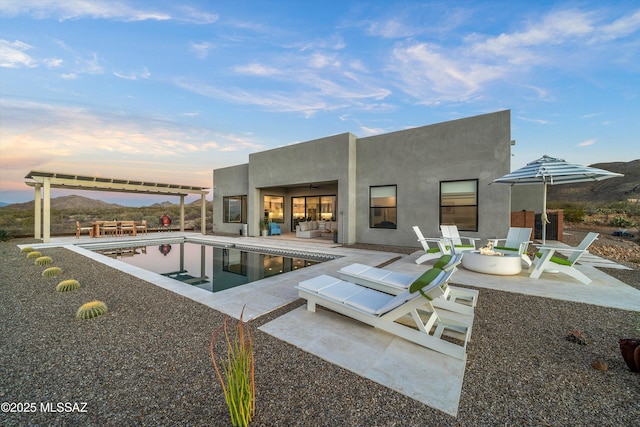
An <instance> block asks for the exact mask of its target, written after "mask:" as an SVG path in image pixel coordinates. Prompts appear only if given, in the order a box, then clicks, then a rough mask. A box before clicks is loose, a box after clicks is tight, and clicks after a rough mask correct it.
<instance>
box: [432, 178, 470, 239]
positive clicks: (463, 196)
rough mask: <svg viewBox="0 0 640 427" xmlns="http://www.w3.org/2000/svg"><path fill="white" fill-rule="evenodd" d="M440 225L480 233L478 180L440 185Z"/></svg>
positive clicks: (442, 183)
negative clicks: (454, 226) (453, 226)
mask: <svg viewBox="0 0 640 427" xmlns="http://www.w3.org/2000/svg"><path fill="white" fill-rule="evenodd" d="M440 224H443V225H456V226H457V227H458V230H462V231H478V180H477V179H473V180H469V181H448V182H447V181H445V182H441V183H440Z"/></svg>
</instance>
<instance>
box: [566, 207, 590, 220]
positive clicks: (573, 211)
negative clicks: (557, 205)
mask: <svg viewBox="0 0 640 427" xmlns="http://www.w3.org/2000/svg"><path fill="white" fill-rule="evenodd" d="M584 215H585V213H584V209H582V208H579V207H577V208H576V207H566V208H565V209H564V220H565V221H567V222H573V223H579V222H584Z"/></svg>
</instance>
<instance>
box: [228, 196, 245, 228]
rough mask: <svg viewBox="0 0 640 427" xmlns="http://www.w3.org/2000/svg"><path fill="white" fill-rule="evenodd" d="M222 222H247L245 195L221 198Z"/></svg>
mask: <svg viewBox="0 0 640 427" xmlns="http://www.w3.org/2000/svg"><path fill="white" fill-rule="evenodd" d="M222 205H223V210H224V212H223V222H237V223H242V224H246V223H247V196H231V197H223V198H222Z"/></svg>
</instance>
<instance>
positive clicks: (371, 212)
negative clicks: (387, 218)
mask: <svg viewBox="0 0 640 427" xmlns="http://www.w3.org/2000/svg"><path fill="white" fill-rule="evenodd" d="M385 187H388V188H393V192H394V194H395V195H394V196H393V198H394V202H395V203H394V205H393V206H374V205H373V199H372V194H371V193H372V190H373V189H374V188H385ZM376 209H392V210H394V213H395V215H394V216H395V220H396V221H395V222H394V223H393V227H385V226H381V225H377V226H376V225H375V224H373V221H372V220H373V218H374V217H375V216H377V215H374V214H375V212H376ZM369 228H374V229H383V230H397V229H398V185H397V184H385V185H370V186H369Z"/></svg>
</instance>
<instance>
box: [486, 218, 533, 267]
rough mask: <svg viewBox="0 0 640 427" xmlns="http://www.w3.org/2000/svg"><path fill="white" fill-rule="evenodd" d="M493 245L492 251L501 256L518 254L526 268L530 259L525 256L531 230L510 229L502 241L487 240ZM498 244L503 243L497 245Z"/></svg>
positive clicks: (529, 263) (529, 264)
mask: <svg viewBox="0 0 640 427" xmlns="http://www.w3.org/2000/svg"><path fill="white" fill-rule="evenodd" d="M489 241H490V242H492V243H493V250H494V251H496V252H501V253H503V254H518V255H520V257H521V258H522V260H523V261H524V262H526V263H527V265H528V266H531V259H530V258H529V255H527V249H528V248H529V244H530V243H533V242H532V241H531V228H519V227H510V228H509V232H508V233H507V237H506V238H504V239H489ZM499 242H504V243H503V244H499Z"/></svg>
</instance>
